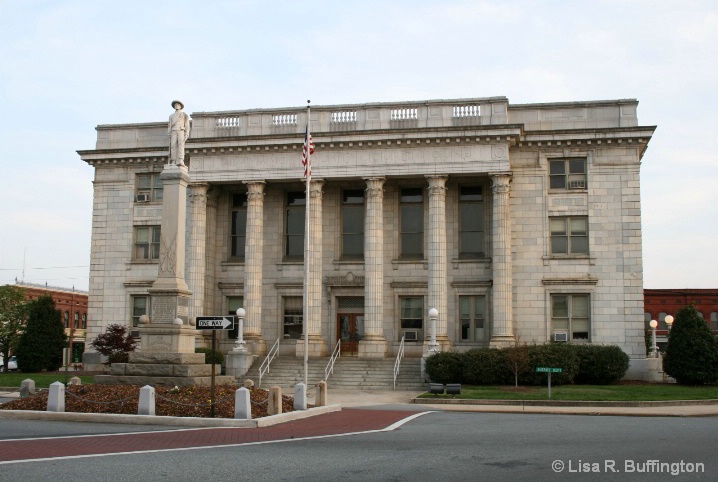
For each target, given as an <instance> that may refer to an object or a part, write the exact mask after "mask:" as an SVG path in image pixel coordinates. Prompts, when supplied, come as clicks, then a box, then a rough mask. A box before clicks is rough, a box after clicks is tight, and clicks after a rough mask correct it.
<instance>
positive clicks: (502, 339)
mask: <svg viewBox="0 0 718 482" xmlns="http://www.w3.org/2000/svg"><path fill="white" fill-rule="evenodd" d="M515 344H516V338H514V337H513V336H512V335H498V336H492V337H491V341H490V342H489V347H491V348H506V347H509V346H514V345H515Z"/></svg>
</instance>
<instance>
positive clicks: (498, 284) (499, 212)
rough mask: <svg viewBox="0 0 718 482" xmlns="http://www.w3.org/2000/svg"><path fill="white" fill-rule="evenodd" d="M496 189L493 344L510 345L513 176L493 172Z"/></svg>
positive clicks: (492, 187)
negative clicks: (511, 191)
mask: <svg viewBox="0 0 718 482" xmlns="http://www.w3.org/2000/svg"><path fill="white" fill-rule="evenodd" d="M491 181H492V183H493V184H492V186H491V190H492V192H493V221H492V223H491V236H492V238H491V239H492V244H493V246H492V256H491V264H492V268H493V289H492V300H493V303H492V307H493V309H492V317H491V319H492V326H491V341H490V345H491V346H497V347H500V346H506V345H509V344H512V343H513V341H514V331H513V310H512V306H513V299H512V292H513V289H512V287H513V282H512V263H511V206H510V199H509V192H510V187H509V184H510V182H511V176H510V175H508V174H495V175H492V176H491Z"/></svg>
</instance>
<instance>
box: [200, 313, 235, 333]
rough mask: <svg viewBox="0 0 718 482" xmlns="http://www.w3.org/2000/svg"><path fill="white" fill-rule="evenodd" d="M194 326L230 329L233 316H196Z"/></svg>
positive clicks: (202, 328)
mask: <svg viewBox="0 0 718 482" xmlns="http://www.w3.org/2000/svg"><path fill="white" fill-rule="evenodd" d="M196 321H197V322H196V323H195V328H197V329H198V330H231V329H232V327H233V326H234V316H198V317H197V320H196Z"/></svg>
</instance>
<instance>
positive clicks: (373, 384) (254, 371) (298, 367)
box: [240, 357, 427, 391]
mask: <svg viewBox="0 0 718 482" xmlns="http://www.w3.org/2000/svg"><path fill="white" fill-rule="evenodd" d="M262 361H264V360H263V359H258V360H257V361H255V362H254V364H253V365H252V367H251V368H250V370H249V372H247V374H246V375H245V376H244V377H242V378H243V379H247V378H249V379H252V380H254V383H255V384H257V385H258V384H259V366H260V365H261V364H262ZM328 362H329V358H310V359H309V362H308V368H309V369H308V377H307V378H308V380H307V382H308V384H309V387H313V386H314V385H316V384H317V383H319V382H320V381H321V380H323V379H324V369H325V368H326V366H327V363H328ZM394 362H395V360H390V359H382V360H360V359H358V358H355V357H340V358H338V359H337V361H336V363H335V364H334V373H333V374H332V375H330V376H329V380H328V381H327V383H328V385H329V388H330V389H332V388H336V389H342V390H393V389H394ZM303 364H304V360H302V359H301V358H296V357H276V358H275V359H274V360H273V361H272V364H271V365H270V367H269V372H268V373H265V374H264V377H263V378H262V387H263V388H268V387H271V386H275V385H276V386H280V387H282V388H284V389H289V388H293V387H294V385H296V384H297V383H299V382H303V381H304V369H303ZM240 381H241V380H240ZM426 387H427V384H426V383H424V382H423V380H421V359H419V358H404V359H403V360H402V361H401V369H400V370H399V376H398V377H397V379H396V390H400V391H415V390H426Z"/></svg>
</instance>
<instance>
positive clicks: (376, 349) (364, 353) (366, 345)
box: [359, 335, 386, 358]
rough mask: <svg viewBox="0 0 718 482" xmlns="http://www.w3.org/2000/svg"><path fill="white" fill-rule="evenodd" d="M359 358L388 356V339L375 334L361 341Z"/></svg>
mask: <svg viewBox="0 0 718 482" xmlns="http://www.w3.org/2000/svg"><path fill="white" fill-rule="evenodd" d="M359 358H386V340H385V339H384V337H383V336H377V335H374V336H372V337H371V338H369V339H368V340H367V339H366V338H365V339H363V340H361V341H359Z"/></svg>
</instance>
